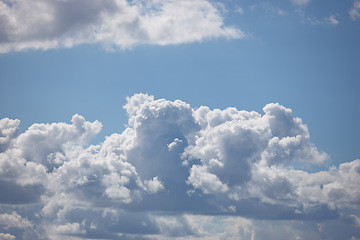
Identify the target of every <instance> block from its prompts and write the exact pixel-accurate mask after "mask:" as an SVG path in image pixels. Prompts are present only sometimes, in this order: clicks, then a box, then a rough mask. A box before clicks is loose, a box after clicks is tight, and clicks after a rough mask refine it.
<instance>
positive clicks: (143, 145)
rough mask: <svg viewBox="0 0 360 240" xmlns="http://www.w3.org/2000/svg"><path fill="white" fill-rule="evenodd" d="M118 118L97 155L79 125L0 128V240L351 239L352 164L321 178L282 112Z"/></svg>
mask: <svg viewBox="0 0 360 240" xmlns="http://www.w3.org/2000/svg"><path fill="white" fill-rule="evenodd" d="M124 109H125V110H126V112H127V114H128V117H129V120H128V126H127V128H126V129H125V130H124V131H123V132H122V133H120V134H118V133H114V134H112V135H110V136H108V137H106V139H105V141H104V142H102V143H100V144H99V145H89V142H90V140H91V138H92V137H93V136H95V135H96V134H97V133H98V132H99V131H100V130H101V127H102V125H101V123H100V122H98V121H94V122H88V121H86V120H85V119H84V117H82V116H80V115H78V114H76V115H74V116H73V118H72V120H71V123H52V124H34V125H32V126H31V127H29V129H28V130H27V131H25V132H23V133H19V130H18V126H19V124H20V121H19V120H10V119H3V120H1V121H0V123H1V124H0V126H1V128H0V129H1V138H2V139H4V140H3V141H2V143H4V144H3V145H2V146H3V147H2V152H1V153H0V173H1V174H0V189H1V192H3V193H6V194H2V195H1V197H0V207H1V208H0V209H1V213H0V233H1V234H2V235H0V236H1V237H2V238H4V239H11V238H12V237H16V238H20V239H31V238H33V239H35V238H39V236H43V237H44V238H47V239H64V238H66V239H72V238H73V239H92V238H102V239H132V238H133V239H231V238H232V237H235V236H241V237H243V238H245V239H267V238H269V236H272V238H277V239H291V238H294V239H296V238H303V239H309V238H311V239H350V238H351V237H357V236H359V234H360V232H359V230H358V224H359V219H360V201H359V199H360V192H359V190H358V187H357V185H358V183H359V182H360V170H359V169H360V160H354V161H352V162H344V163H343V164H341V165H339V166H331V167H330V168H328V169H327V168H326V167H325V166H327V164H328V161H329V156H328V155H327V154H326V153H323V152H320V151H319V150H318V149H317V148H316V146H315V145H314V144H312V143H311V142H310V134H309V131H308V128H307V126H306V125H305V124H304V123H303V122H302V120H301V119H300V118H298V117H294V116H293V112H292V110H291V109H289V108H286V107H284V106H282V105H280V104H278V103H270V104H267V105H266V106H265V107H264V108H263V111H264V113H257V112H254V111H252V112H248V111H244V110H242V111H239V110H238V109H236V108H227V109H224V110H219V109H213V110H212V109H210V108H208V107H206V106H202V107H200V108H198V109H193V108H191V106H190V105H189V104H188V103H185V102H183V101H180V100H176V101H168V100H166V99H155V98H154V97H153V96H150V95H147V94H135V95H134V96H132V97H129V98H127V104H126V105H125V106H124ZM324 164H325V165H324ZM313 166H316V167H317V168H321V167H322V168H323V170H322V171H317V172H313V171H311V169H312V167H313ZM250 219H251V220H250ZM288 220H292V221H291V222H287V221H288ZM273 221H277V223H280V224H277V225H276V226H277V229H276V231H275V230H274V231H273V230H272V227H270V226H274V224H273ZM314 222H316V223H317V226H318V227H314V226H315V224H313V223H314ZM333 225H335V226H336V227H334V226H333ZM209 229H211V230H210V233H209ZM329 229H336V232H339V233H336V234H335V233H334V234H333V235H329V234H326V231H332V230H329ZM334 231H335V230H334ZM278 232H282V233H283V234H282V235H279V234H278ZM23 236H30V237H27V238H26V237H23ZM332 236H335V237H332Z"/></svg>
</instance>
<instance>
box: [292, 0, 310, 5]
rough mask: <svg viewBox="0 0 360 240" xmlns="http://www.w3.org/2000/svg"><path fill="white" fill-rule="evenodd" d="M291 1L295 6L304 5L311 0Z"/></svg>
mask: <svg viewBox="0 0 360 240" xmlns="http://www.w3.org/2000/svg"><path fill="white" fill-rule="evenodd" d="M291 2H292V3H293V4H294V5H296V6H306V5H308V4H309V3H310V2H311V0H291Z"/></svg>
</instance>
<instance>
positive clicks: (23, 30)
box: [0, 0, 244, 53]
mask: <svg viewBox="0 0 360 240" xmlns="http://www.w3.org/2000/svg"><path fill="white" fill-rule="evenodd" d="M219 37H222V38H228V39H237V38H242V37H244V33H243V32H241V31H240V30H239V29H237V28H235V27H232V26H225V25H224V21H223V17H222V16H221V14H220V11H219V10H218V9H217V5H216V4H212V3H211V2H209V1H206V0H199V1H188V0H184V1H174V0H166V1H157V0H152V1H127V0H105V1H102V0H92V1H86V0H80V1H75V0H69V1H51V0H35V1H32V2H31V3H29V2H28V1H26V0H19V1H7V2H6V1H0V52H1V53H7V52H10V51H23V50H27V49H41V50H47V49H53V48H64V47H65V48H67V47H72V46H76V45H79V44H94V43H100V44H101V45H103V46H104V47H105V48H107V49H108V50H111V49H119V48H120V49H127V48H131V47H133V46H135V45H139V44H157V45H168V44H181V43H190V42H201V41H204V40H208V39H211V38H219Z"/></svg>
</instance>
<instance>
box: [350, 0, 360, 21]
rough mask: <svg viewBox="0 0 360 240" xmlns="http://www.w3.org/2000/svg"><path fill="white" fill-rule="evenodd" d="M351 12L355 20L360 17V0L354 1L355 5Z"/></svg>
mask: <svg viewBox="0 0 360 240" xmlns="http://www.w3.org/2000/svg"><path fill="white" fill-rule="evenodd" d="M349 14H350V17H351V19H352V20H353V21H356V20H359V19H360V1H358V0H355V1H354V5H353V7H352V8H351V10H350V12H349Z"/></svg>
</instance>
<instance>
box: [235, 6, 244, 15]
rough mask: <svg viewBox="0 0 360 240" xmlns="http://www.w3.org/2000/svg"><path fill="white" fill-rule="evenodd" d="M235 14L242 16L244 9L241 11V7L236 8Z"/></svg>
mask: <svg viewBox="0 0 360 240" xmlns="http://www.w3.org/2000/svg"><path fill="white" fill-rule="evenodd" d="M235 12H236V13H238V14H240V15H242V14H244V9H242V8H241V7H237V8H236V9H235Z"/></svg>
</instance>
